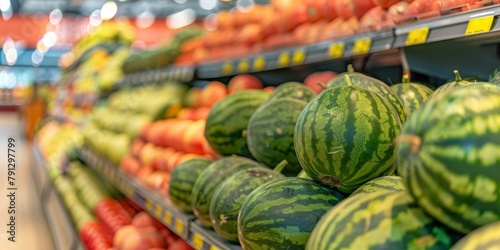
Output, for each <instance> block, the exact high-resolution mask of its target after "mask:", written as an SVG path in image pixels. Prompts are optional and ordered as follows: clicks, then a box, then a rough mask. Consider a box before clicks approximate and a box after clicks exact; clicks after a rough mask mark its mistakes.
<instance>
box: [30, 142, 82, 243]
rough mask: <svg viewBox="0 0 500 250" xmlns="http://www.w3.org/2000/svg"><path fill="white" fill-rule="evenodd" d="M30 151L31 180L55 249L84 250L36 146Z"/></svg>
mask: <svg viewBox="0 0 500 250" xmlns="http://www.w3.org/2000/svg"><path fill="white" fill-rule="evenodd" d="M32 149H33V150H32V151H33V158H34V160H35V162H36V165H34V166H33V171H32V173H33V179H34V181H35V185H36V187H37V190H38V191H39V192H40V193H39V194H38V195H39V197H40V201H41V203H42V209H43V212H44V213H45V217H46V219H47V222H48V224H49V228H50V231H51V234H52V237H53V239H52V240H53V242H54V245H55V247H56V249H57V250H67V249H70V250H84V249H85V247H84V246H83V244H82V242H81V241H80V238H79V236H78V233H77V232H76V231H75V227H74V226H73V223H72V222H71V218H70V216H69V213H68V210H67V209H66V206H65V205H64V203H63V201H62V197H61V196H60V194H59V192H58V191H57V190H56V188H55V187H54V185H53V184H52V181H51V180H50V177H49V174H48V168H47V166H48V165H47V162H46V161H45V158H44V157H43V155H42V152H41V151H40V148H39V146H38V144H36V143H34V144H33V146H32Z"/></svg>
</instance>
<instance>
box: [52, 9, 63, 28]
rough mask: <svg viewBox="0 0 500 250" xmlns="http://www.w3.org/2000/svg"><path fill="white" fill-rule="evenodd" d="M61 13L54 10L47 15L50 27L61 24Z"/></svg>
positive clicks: (58, 10)
mask: <svg viewBox="0 0 500 250" xmlns="http://www.w3.org/2000/svg"><path fill="white" fill-rule="evenodd" d="M62 17H63V13H62V11H61V10H60V9H54V10H52V11H51V12H50V14H49V21H50V23H51V24H52V25H57V24H59V23H60V22H61V20H62Z"/></svg>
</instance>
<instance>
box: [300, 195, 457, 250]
mask: <svg viewBox="0 0 500 250" xmlns="http://www.w3.org/2000/svg"><path fill="white" fill-rule="evenodd" d="M454 242H455V235H453V234H452V233H451V232H449V231H448V230H447V229H446V228H445V227H444V226H442V225H441V224H439V223H438V222H437V221H435V220H434V219H433V218H432V217H430V216H428V215H427V214H426V213H425V212H424V211H423V210H422V209H421V208H420V207H419V206H418V205H417V204H416V203H415V202H414V201H413V199H412V197H411V196H410V195H408V194H407V193H405V192H391V191H381V192H375V193H370V194H359V195H355V196H352V197H349V198H347V199H345V200H343V201H341V202H340V203H339V204H338V205H336V206H335V207H333V209H331V210H330V211H328V213H326V214H325V215H324V216H323V217H322V218H321V220H320V221H319V222H318V224H316V227H315V228H314V231H313V232H312V235H311V238H309V242H308V243H307V247H306V250H330V249H421V250H424V249H435V250H440V249H449V248H450V247H451V246H452V244H453V243H454Z"/></svg>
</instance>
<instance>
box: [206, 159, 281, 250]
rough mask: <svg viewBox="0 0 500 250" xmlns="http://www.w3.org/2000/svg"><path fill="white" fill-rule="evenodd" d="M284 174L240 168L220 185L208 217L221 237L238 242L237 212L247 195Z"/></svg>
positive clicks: (269, 170) (258, 168)
mask: <svg viewBox="0 0 500 250" xmlns="http://www.w3.org/2000/svg"><path fill="white" fill-rule="evenodd" d="M283 177H285V176H284V175H282V174H280V173H277V172H275V171H273V170H271V169H268V168H264V167H255V168H248V169H245V170H241V171H239V172H237V173H235V174H234V175H232V176H231V177H229V178H227V179H226V180H225V181H224V182H223V183H222V185H220V186H219V187H218V188H217V189H216V191H215V193H214V196H213V197H212V202H211V203H210V219H211V221H212V224H213V227H214V229H215V232H217V234H219V235H220V236H221V237H222V238H224V239H226V240H229V241H233V242H238V213H239V212H240V209H241V205H243V202H245V200H246V198H247V197H248V195H249V194H250V193H251V192H252V191H253V190H255V189H256V188H258V187H259V186H261V185H262V184H264V183H267V182H269V181H271V180H274V179H277V178H283Z"/></svg>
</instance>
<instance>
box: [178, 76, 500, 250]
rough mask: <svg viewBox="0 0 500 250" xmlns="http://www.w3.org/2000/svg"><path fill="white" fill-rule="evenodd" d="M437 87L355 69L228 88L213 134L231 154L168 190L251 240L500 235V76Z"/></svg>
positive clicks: (209, 221) (186, 166)
mask: <svg viewBox="0 0 500 250" xmlns="http://www.w3.org/2000/svg"><path fill="white" fill-rule="evenodd" d="M495 79H496V78H495V77H494V78H492V80H491V82H477V81H466V80H463V79H462V78H461V77H460V75H459V74H458V72H455V80H453V81H451V82H449V83H446V84H444V85H443V86H441V87H440V88H438V89H437V90H435V91H434V92H433V91H432V90H431V89H430V88H428V87H426V86H425V85H422V84H418V83H411V82H409V79H408V77H403V81H402V83H399V84H394V85H392V86H390V87H389V86H388V85H386V84H385V83H383V82H381V81H379V80H377V79H375V78H372V77H369V76H367V75H364V74H362V73H358V72H354V71H353V70H352V69H350V70H348V72H346V73H342V74H339V75H337V76H336V77H335V78H333V79H332V80H330V82H328V83H327V84H326V85H325V86H324V88H325V89H324V90H323V91H322V92H321V93H319V94H318V95H316V93H315V92H314V91H311V90H310V89H309V88H308V87H306V86H305V85H303V84H301V83H297V82H289V83H284V84H281V85H280V86H279V87H277V88H276V89H275V90H274V92H273V93H271V94H269V93H268V92H265V91H262V90H250V91H244V92H238V93H235V94H231V95H228V96H226V97H225V98H224V99H222V100H220V101H219V102H218V103H217V104H215V106H214V107H213V108H212V109H211V112H210V114H209V117H208V119H207V123H206V127H205V132H204V134H205V137H206V139H207V141H208V143H209V144H210V145H211V146H212V148H214V149H215V150H216V151H218V152H217V153H219V154H220V155H221V156H222V157H221V158H218V159H213V160H207V159H201V158H200V159H191V160H189V161H186V162H184V163H182V164H181V165H179V166H178V167H177V168H176V169H175V170H174V172H173V173H172V177H171V182H170V188H169V192H170V199H171V200H172V202H173V203H174V204H175V205H177V206H178V207H180V208H181V209H183V210H184V211H185V212H187V213H194V215H195V216H196V218H197V219H198V221H199V222H200V223H201V224H202V225H204V226H205V227H207V228H209V229H213V230H214V231H215V232H216V233H217V234H219V235H220V236H221V237H222V238H224V239H226V240H228V241H231V242H236V243H240V244H241V246H242V247H243V249H304V248H305V249H311V250H312V249H314V250H317V249H450V248H453V249H485V247H486V246H488V247H490V246H495V247H498V246H500V240H499V239H500V237H499V236H498V235H499V234H498V228H499V224H498V223H500V222H499V221H500V85H497V82H496V81H495Z"/></svg>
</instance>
